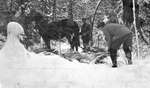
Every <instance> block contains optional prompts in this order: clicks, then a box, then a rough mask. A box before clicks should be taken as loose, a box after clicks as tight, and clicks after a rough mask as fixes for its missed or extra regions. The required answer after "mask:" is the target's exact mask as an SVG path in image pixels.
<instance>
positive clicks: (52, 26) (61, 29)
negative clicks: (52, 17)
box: [29, 11, 80, 51]
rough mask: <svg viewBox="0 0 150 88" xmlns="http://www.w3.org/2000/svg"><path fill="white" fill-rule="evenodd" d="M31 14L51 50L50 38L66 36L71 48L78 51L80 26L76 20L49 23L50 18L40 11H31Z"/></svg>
mask: <svg viewBox="0 0 150 88" xmlns="http://www.w3.org/2000/svg"><path fill="white" fill-rule="evenodd" d="M29 16H30V20H31V21H34V22H35V29H37V30H38V31H39V34H40V35H41V37H42V38H43V40H44V42H45V44H46V46H47V48H48V49H49V50H52V49H51V46H50V40H60V39H62V38H64V37H66V39H67V40H68V42H69V44H70V47H71V49H72V50H74V49H75V50H76V51H78V47H79V46H80V41H79V26H78V24H77V23H76V22H75V21H73V20H70V19H63V20H59V21H54V22H50V23H49V20H47V19H45V16H44V15H43V14H42V13H40V12H38V11H31V12H30V14H29Z"/></svg>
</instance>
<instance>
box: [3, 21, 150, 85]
mask: <svg viewBox="0 0 150 88" xmlns="http://www.w3.org/2000/svg"><path fill="white" fill-rule="evenodd" d="M8 26H9V25H8ZM14 26H19V25H18V24H14ZM8 28H9V27H8ZM11 28H12V27H11ZM17 28H18V27H17ZM19 29H20V28H18V30H19ZM12 30H13V29H12ZM18 30H16V31H17V32H18ZM19 31H20V32H18V34H16V33H14V34H11V32H10V35H8V37H7V38H8V39H7V42H6V44H5V46H4V47H3V49H2V50H1V51H0V71H1V73H0V84H1V86H2V88H143V87H144V88H149V83H150V75H149V74H150V70H149V68H150V60H148V59H145V60H143V61H140V64H138V63H139V61H137V62H136V63H134V64H133V65H128V66H127V65H125V66H121V67H119V68H111V65H105V64H99V65H94V64H81V63H77V62H69V61H68V60H65V59H64V58H62V57H60V56H57V55H50V56H45V55H43V54H35V53H31V52H28V51H27V50H26V49H25V48H24V46H23V45H22V44H21V43H20V42H19V37H16V36H18V35H20V33H22V31H21V30H19ZM147 58H149V57H147Z"/></svg>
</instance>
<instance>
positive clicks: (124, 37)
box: [97, 23, 132, 67]
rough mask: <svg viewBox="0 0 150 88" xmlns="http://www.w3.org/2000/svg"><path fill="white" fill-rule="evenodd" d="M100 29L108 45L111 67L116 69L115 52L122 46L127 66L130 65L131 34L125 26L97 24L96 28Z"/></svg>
mask: <svg viewBox="0 0 150 88" xmlns="http://www.w3.org/2000/svg"><path fill="white" fill-rule="evenodd" d="M100 26H101V27H102V29H101V30H102V31H103V33H104V35H105V39H106V42H107V45H108V51H109V53H110V57H111V60H112V64H113V65H112V67H117V50H118V49H119V48H120V46H121V44H123V50H124V52H125V54H126V57H127V59H128V64H132V58H131V57H132V56H131V51H132V32H131V31H130V30H129V29H128V28H127V27H126V26H125V25H120V24H116V23H110V24H106V25H105V23H101V24H100V23H99V24H98V26H97V27H98V28H99V27H100Z"/></svg>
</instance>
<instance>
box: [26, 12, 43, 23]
mask: <svg viewBox="0 0 150 88" xmlns="http://www.w3.org/2000/svg"><path fill="white" fill-rule="evenodd" d="M43 19H44V16H43V14H42V13H41V12H40V11H37V10H31V11H30V13H29V14H28V15H27V20H29V21H30V22H33V21H35V22H36V23H39V22H41V21H42V20H43Z"/></svg>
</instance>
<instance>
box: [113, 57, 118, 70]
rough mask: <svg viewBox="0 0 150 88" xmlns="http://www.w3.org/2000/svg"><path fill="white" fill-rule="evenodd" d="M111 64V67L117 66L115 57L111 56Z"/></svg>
mask: <svg viewBox="0 0 150 88" xmlns="http://www.w3.org/2000/svg"><path fill="white" fill-rule="evenodd" d="M112 64H113V65H112V67H113V68H115V67H117V60H116V59H115V58H112Z"/></svg>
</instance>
